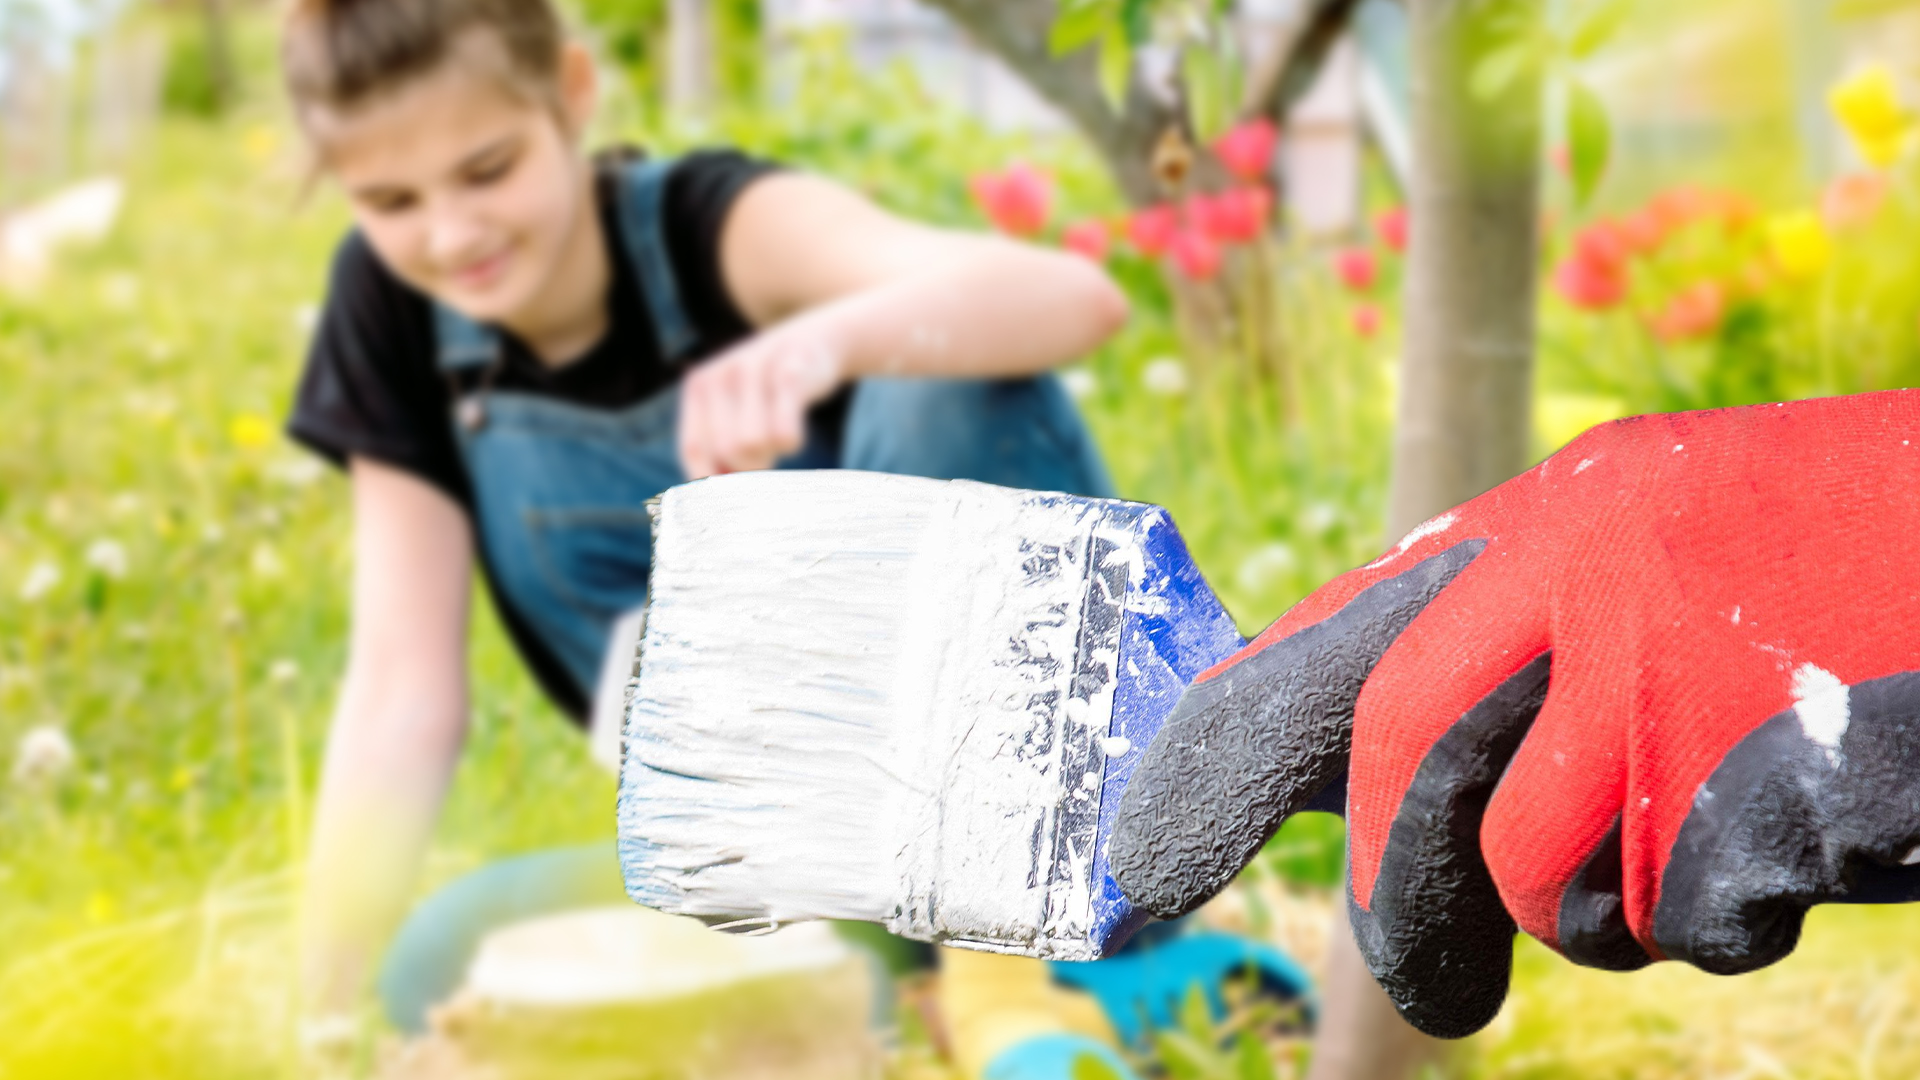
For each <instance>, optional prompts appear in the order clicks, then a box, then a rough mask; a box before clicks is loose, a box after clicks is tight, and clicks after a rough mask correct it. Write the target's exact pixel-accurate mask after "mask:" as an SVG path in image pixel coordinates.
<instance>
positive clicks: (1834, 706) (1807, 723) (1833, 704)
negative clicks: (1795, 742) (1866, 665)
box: [1793, 664, 1852, 765]
mask: <svg viewBox="0 0 1920 1080" xmlns="http://www.w3.org/2000/svg"><path fill="white" fill-rule="evenodd" d="M1793 711H1794V712H1795V713H1797V714H1798V715H1799V717H1800V730H1801V731H1803V732H1805V733H1806V736H1807V738H1808V739H1811V740H1812V741H1813V742H1814V743H1815V744H1817V745H1818V746H1819V747H1820V748H1821V749H1822V750H1825V751H1826V753H1827V761H1828V763H1830V764H1833V765H1838V764H1839V763H1840V740H1841V738H1842V737H1843V736H1845V735H1846V733H1847V724H1848V723H1849V722H1850V721H1851V718H1852V717H1851V702H1850V700H1849V697H1848V693H1847V684H1846V683H1843V682H1841V681H1840V677H1839V676H1837V675H1835V674H1834V673H1833V672H1831V671H1828V670H1826V669H1825V668H1822V667H1819V666H1817V665H1815V664H1801V665H1800V666H1799V667H1797V668H1795V669H1794V671H1793Z"/></svg>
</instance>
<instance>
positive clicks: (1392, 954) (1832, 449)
mask: <svg viewBox="0 0 1920 1080" xmlns="http://www.w3.org/2000/svg"><path fill="white" fill-rule="evenodd" d="M1343 770H1345V771H1348V776H1349V785H1348V788H1347V822H1348V829H1349V832H1348V856H1349V867H1350V877H1349V883H1350V892H1349V895H1348V905H1349V910H1350V913H1351V915H1352V919H1353V926H1354V931H1355V934H1356V936H1357V938H1358V940H1359V943H1360V948H1361V952H1362V953H1363V954H1364V955H1365V956H1366V959H1367V963H1368V965H1369V966H1370V967H1371V969H1372V971H1373V974H1374V976H1375V977H1376V978H1377V979H1378V980H1379V981H1380V983H1381V985H1382V986H1383V987H1385V988H1386V990H1387V992H1388V994H1389V995H1390V996H1391V997H1392V998H1393V1000H1394V1002H1395V1003H1396V1004H1397V1005H1398V1006H1399V1008H1400V1010H1401V1013H1402V1014H1403V1015H1404V1016H1405V1017H1406V1018H1407V1019H1408V1020H1409V1021H1411V1022H1412V1023H1413V1024H1414V1025H1416V1026H1417V1027H1420V1028H1422V1029H1424V1030H1426V1031H1428V1032H1430V1033H1432V1034H1435V1035H1442V1036H1449V1037H1455V1036H1461V1035H1465V1034H1468V1033H1470V1032H1472V1031H1475V1030H1477V1029H1479V1028H1480V1027H1482V1026H1483V1025H1485V1024H1486V1023H1487V1022H1488V1021H1489V1020H1491V1019H1492V1018H1493V1016H1494V1014H1495V1013H1496V1012H1497V1011H1498V1010H1499V1007H1500V1003H1501V1002H1502V1000H1504V999H1505V997H1506V991H1507V980H1508V975H1509V971H1510V968H1511V965H1512V934H1513V931H1514V929H1515V924H1516V923H1517V924H1518V928H1519V929H1522V930H1525V931H1526V932H1527V933H1529V934H1532V935H1533V936H1534V937H1536V938H1538V939H1540V940H1541V941H1542V942H1545V943H1546V944H1547V945H1549V946H1551V947H1553V948H1555V949H1557V950H1559V951H1560V952H1561V953H1563V954H1564V955H1566V956H1567V957H1568V958H1569V959H1571V960H1574V961H1576V962H1578V963H1582V964H1586V965H1590V966H1595V967H1604V968H1613V969H1621V970H1624V969H1629V968H1635V967H1639V966H1641V965H1644V964H1647V963H1649V962H1651V961H1652V960H1658V959H1673V960H1685V961H1688V962H1690V963H1693V964H1696V965H1698V966H1700V967H1702V968H1705V969H1707V970H1709V971H1714V972H1720V973H1733V972H1741V971H1749V970H1752V969H1754V968H1758V967H1762V966H1765V965H1767V964H1770V963H1772V962H1774V961H1776V960H1778V959H1780V958H1781V957H1783V956H1785V955H1786V954H1787V953H1789V952H1790V951H1792V949H1793V947H1794V945H1795V943H1796V941H1797V940H1798V937H1799V932H1800V924H1801V921H1802V919H1803V917H1804V914H1805V911H1806V909H1807V908H1808V907H1809V906H1811V905H1813V904H1817V903H1822V902H1827V901H1834V900H1846V899H1854V900H1858V899H1861V898H1862V895H1863V893H1864V892H1866V891H1868V890H1878V891H1879V892H1878V894H1876V897H1875V898H1885V894H1886V893H1887V892H1888V891H1889V890H1891V891H1892V892H1894V893H1897V894H1901V895H1903V896H1904V895H1920V893H1912V892H1908V891H1907V890H1908V889H1909V888H1910V885H1911V882H1912V881H1913V880H1914V879H1915V877H1916V875H1920V867H1917V868H1914V870H1913V872H1911V873H1909V872H1907V871H1906V867H1905V865H1904V864H1908V863H1911V862H1913V861H1915V857H1916V852H1915V845H1916V843H1920V391H1898V392H1891V393H1883V394H1868V395H1861V396H1858V397H1848V398H1833V399H1828V400H1822V401H1808V402H1801V403H1797V404H1789V405H1766V406H1755V407H1751V408H1739V409H1724V410H1718V411H1713V412H1698V413H1678V414H1673V415H1666V416H1643V417H1637V418H1634V419H1630V420H1622V421H1618V422H1616V423H1612V424H1608V425H1605V426H1603V427H1599V428H1596V429H1594V430H1592V431H1590V432H1588V433H1587V434H1585V435H1583V436H1581V437H1580V438H1579V439H1577V440H1575V441H1574V442H1573V443H1572V444H1571V445H1569V446H1568V447H1566V448H1565V449H1564V450H1562V451H1560V452H1559V453H1557V454H1555V455H1554V456H1553V457H1551V458H1549V459H1548V460H1547V461H1545V462H1544V463H1542V464H1541V465H1539V466H1538V467H1536V468H1534V469H1533V470H1531V471H1529V472H1527V473H1525V474H1524V475H1522V476H1519V477H1516V478H1515V479H1513V480H1510V481H1508V482H1507V483H1505V484H1502V485H1501V486H1499V487H1497V488H1495V489H1493V490H1492V491H1489V492H1487V493H1486V494H1485V495H1482V496H1480V497H1479V498H1477V499H1474V500H1473V501H1472V502H1469V503H1466V504H1464V505H1462V506H1460V507H1458V508H1456V509H1455V510H1453V511H1452V512H1450V513H1446V514H1442V515H1441V516H1439V517H1437V518H1434V519H1433V520H1432V521H1429V522H1427V523H1426V524H1424V525H1422V526H1420V527H1419V528H1417V529H1415V530H1414V531H1413V532H1412V533H1411V534H1409V535H1408V536H1407V537H1406V539H1404V540H1402V541H1401V542H1400V544H1399V546H1398V547H1396V548H1394V549H1393V550H1392V551H1390V552H1388V553H1387V554H1386V555H1384V556H1383V557H1381V558H1380V559H1379V560H1378V561H1376V562H1374V563H1371V564H1369V565H1367V566H1365V567H1362V568H1360V569H1358V570H1355V571H1353V572H1351V573H1348V574H1346V575H1344V576H1342V577H1340V578H1338V579H1336V580H1334V581H1333V582H1331V583H1329V584H1328V585H1327V586H1326V587H1324V588H1322V589H1321V590H1320V591H1318V592H1316V593H1314V594H1313V595H1312V596H1310V597H1308V598H1307V599H1305V600H1304V601H1302V602H1301V603H1300V604H1299V605H1298V606H1297V607H1295V608H1294V609H1293V610H1292V611H1289V612H1288V613H1287V614H1286V615H1285V616H1283V617H1282V618H1281V619H1280V620H1279V621H1278V622H1276V623H1274V624H1273V625H1272V626H1271V627H1269V628H1268V629H1267V630H1266V631H1265V632H1264V633H1262V634H1261V635H1260V636H1259V637H1258V638H1257V639H1255V640H1254V641H1253V642H1252V643H1250V644H1249V645H1248V646H1247V647H1246V648H1245V649H1243V650H1241V651H1240V652H1239V653H1237V654H1235V655H1234V656H1233V657H1232V658H1230V659H1228V660H1226V661H1225V662H1223V663H1221V664H1220V665H1219V666H1217V667H1215V668H1213V669H1211V670H1210V671H1208V672H1206V673H1204V674H1202V675H1201V676H1200V677H1199V678H1198V679H1197V680H1195V682H1194V684H1193V685H1192V686H1191V687H1190V688H1188V690H1187V692H1186V694H1185V696H1184V697H1183V698H1182V699H1181V701H1180V704H1179V705H1178V707H1177V708H1176V709H1175V710H1174V713H1173V715H1172V717H1171V718H1170V719H1169V720H1168V722H1167V724H1166V726H1165V728H1164V729H1162V731H1161V732H1160V735H1159V736H1158V737H1157V738H1156V739H1155V740H1154V742H1153V744H1152V746H1151V747H1150V749H1149V750H1148V752H1147V754H1146V756H1145V758H1144V759H1143V761H1142V763H1141V765H1140V768H1139V770H1138V771H1137V772H1136V773H1135V774H1134V776H1133V779H1132V781H1131V783H1130V784H1129V785H1128V787H1127V790H1126V794H1125V796H1124V798H1123V800H1122V802H1121V807H1120V817H1119V821H1118V823H1117V826H1116V829H1115V833H1114V838H1113V842H1112V848H1111V859H1112V865H1113V872H1114V877H1115V880H1116V881H1117V882H1118V883H1119V885H1120V887H1121V888H1122V890H1124V891H1125V892H1126V894H1127V896H1128V897H1129V898H1131V899H1132V900H1133V901H1134V902H1135V903H1136V904H1139V905H1141V906H1144V907H1146V908H1148V909H1149V910H1151V911H1153V912H1155V913H1156V914H1160V915H1163V916H1173V915H1177V914H1180V913H1183V912H1186V911H1188V910H1191V909H1192V908H1194V907H1196V906H1197V905H1199V904H1200V903H1201V902H1202V901H1204V900H1205V899H1206V898H1208V897H1209V896H1211V895H1212V894H1213V893H1215V892H1217V891H1218V890H1219V889H1220V888H1222V887H1223V886H1225V885H1226V883H1227V882H1228V881H1229V880H1230V879H1231V878H1232V876H1233V875H1234V873H1235V872H1237V871H1238V870H1239V868H1240V867H1241V866H1242V865H1244V864H1245V863H1246V862H1247V861H1248V860H1249V859H1251V858H1252V857H1253V855H1254V854H1255V853H1256V852H1257V851H1258V850H1259V848H1260V846H1261V844H1263V843H1264V842H1265V841H1266V839H1267V838H1268V837H1269V836H1271V835H1272V834H1273V831H1274V829H1275V828H1277V827H1278V825H1279V823H1280V821H1281V820H1282V819H1283V818H1285V817H1286V816H1287V815H1288V814H1289V813H1292V812H1293V811H1295V810H1297V809H1300V808H1301V807H1302V806H1304V805H1305V804H1306V803H1307V801H1308V800H1309V799H1311V798H1312V797H1313V796H1314V795H1315V794H1316V793H1317V792H1319V791H1320V789H1321V788H1323V787H1325V786H1326V785H1327V784H1329V783H1330V782H1333V781H1336V780H1337V779H1338V777H1339V776H1340V774H1341V773H1342V771H1343Z"/></svg>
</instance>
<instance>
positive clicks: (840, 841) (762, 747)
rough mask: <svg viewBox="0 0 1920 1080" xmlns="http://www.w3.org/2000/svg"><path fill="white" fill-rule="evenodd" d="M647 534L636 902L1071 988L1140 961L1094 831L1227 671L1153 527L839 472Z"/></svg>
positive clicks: (633, 873)
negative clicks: (821, 924)
mask: <svg viewBox="0 0 1920 1080" xmlns="http://www.w3.org/2000/svg"><path fill="white" fill-rule="evenodd" d="M654 514H655V518H654V530H655V536H654V570H653V579H652V592H651V595H650V596H649V599H648V618H647V623H646V628H645V631H644V636H643V638H642V642H641V645H640V657H641V660H640V664H639V674H638V675H637V677H636V678H635V679H634V681H633V682H632V684H631V686H630V687H629V688H628V692H629V695H630V697H629V702H628V706H627V714H626V723H625V739H624V761H623V766H622V771H621V791H620V850H621V863H622V866H623V868H624V871H625V873H626V877H627V887H628V891H629V893H630V894H631V895H632V896H633V898H634V899H635V900H638V901H639V902H641V903H643V904H646V905H648V906H650V907H655V908H659V909H660V910H663V911H670V912H674V913H679V914H689V915H698V916H702V917H705V918H708V919H710V920H721V921H726V920H762V921H767V922H784V921H790V920H797V919H808V918H838V919H858V920H867V921H873V922H879V923H884V924H886V925H887V926H888V927H889V928H890V929H892V930H893V931H894V932H896V933H899V934H902V935H905V936H908V937H914V938H919V939H922V940H930V941H951V942H954V943H958V944H968V945H972V946H975V947H981V948H990V949H999V950H1006V951H1015V952H1022V953H1029V954H1033V955H1044V956H1054V957H1059V958H1067V959H1091V958H1093V957H1094V956H1097V955H1100V954H1101V952H1102V951H1103V950H1104V949H1105V948H1106V946H1107V943H1108V942H1110V941H1111V940H1113V939H1114V937H1115V935H1116V934H1118V935H1120V936H1124V934H1125V933H1126V932H1130V929H1131V926H1130V925H1126V926H1123V925H1122V924H1130V923H1136V922H1137V921H1138V920H1137V918H1135V917H1134V916H1133V914H1132V912H1131V910H1130V909H1128V908H1126V905H1125V904H1124V901H1122V900H1120V898H1119V896H1118V893H1117V891H1113V890H1112V889H1111V882H1110V881H1109V880H1107V879H1106V876H1105V866H1104V863H1105V859H1104V854H1105V852H1104V836H1105V832H1106V830H1105V829H1103V828H1102V827H1101V824H1102V809H1103V807H1104V808H1105V809H1106V810H1107V811H1108V814H1109V815H1110V813H1111V810H1112V808H1113V807H1114V806H1116V805H1117V804H1118V788H1119V785H1120V784H1123V783H1124V780H1125V776H1126V775H1127V774H1128V773H1130V771H1131V764H1132V761H1134V760H1136V759H1137V757H1138V753H1139V751H1140V750H1141V749H1144V747H1145V743H1146V741H1147V739H1148V738H1149V737H1150V736H1151V731H1150V730H1146V728H1144V727H1142V726H1141V725H1142V724H1150V725H1151V727H1154V728H1157V726H1158V723H1159V719H1160V718H1161V717H1162V716H1164V714H1165V711H1166V710H1167V709H1169V708H1171V706H1172V704H1173V700H1174V698H1176V697H1177V696H1178V693H1179V690H1180V688H1181V687H1183V686H1184V685H1185V682H1186V681H1187V680H1188V679H1190V678H1191V677H1192V675H1193V674H1194V673H1195V672H1197V671H1198V670H1199V668H1200V667H1204V666H1206V664H1209V663H1211V662H1213V660H1217V659H1218V658H1219V657H1220V656H1224V655H1226V653H1227V652H1230V651H1231V650H1232V649H1233V648H1236V647H1238V645H1239V643H1240V638H1239V636H1238V634H1237V633H1235V632H1234V631H1233V627H1232V624H1231V620H1229V619H1227V617H1226V615H1225V613H1224V611H1221V610H1220V608H1219V605H1218V603H1217V602H1216V601H1214V600H1213V598H1212V594H1211V593H1209V592H1207V590H1206V588H1205V585H1204V583H1202V582H1200V580H1199V575H1198V573H1197V572H1196V571H1194V570H1193V569H1192V566H1191V563H1190V561H1188V560H1187V558H1186V554H1185V549H1184V547H1183V546H1181V545H1180V543H1179V538H1178V535H1177V534H1176V533H1174V531H1173V529H1172V526H1171V523H1170V522H1168V521H1167V519H1166V515H1165V513H1164V511H1161V510H1159V509H1158V508H1156V507H1150V506H1145V505H1142V504H1138V503H1126V502H1118V501H1113V500H1101V499H1086V498H1080V497H1076V496H1068V495H1060V494H1052V493H1039V492H1028V491H1016V490H1012V489H1007V488H998V487H992V486H989V485H985V484H976V483H970V482H965V481H936V480H924V479H917V478H908V477H897V476H884V475H879V474H874V473H858V472H848V471H838V470H836V471H827V472H761V473H745V474H739V475H734V476H726V477H719V478H715V479H711V480H704V481H700V482H697V483H693V484H687V485H683V486H681V487H677V488H674V489H672V490H670V491H668V492H667V493H666V494H665V495H663V496H662V497H661V499H660V500H659V502H658V503H657V504H656V506H655V510H654ZM1169 544H1170V545H1171V547H1169ZM1169 620H1172V621H1169ZM1155 626H1159V627H1160V628H1161V630H1162V631H1172V630H1177V633H1172V632H1163V633H1161V634H1160V636H1161V637H1162V638H1165V639H1167V640H1166V641H1165V642H1163V643H1161V644H1156V643H1155V642H1154V641H1153V640H1152V638H1153V636H1154V632H1155V630H1154V627H1155ZM1129 631H1131V633H1129ZM1130 638H1131V639H1137V640H1133V641H1132V645H1131V647H1129V640H1130ZM1175 638H1180V639H1182V640H1183V641H1185V644H1184V645H1183V644H1180V643H1178V642H1175V641H1174V640H1173V639H1175ZM1163 646H1164V647H1163ZM1169 649H1171V652H1169V651H1168V650H1169ZM1143 662H1144V664H1145V667H1144V668H1143V666H1142V664H1143ZM1116 697H1118V699H1119V700H1120V701H1121V702H1122V708H1121V710H1120V712H1119V713H1117V712H1116ZM1121 714H1124V715H1121ZM1129 733H1131V735H1129ZM1136 744H1137V745H1136ZM1108 892H1111V895H1110V896H1109V895H1107V893H1108Z"/></svg>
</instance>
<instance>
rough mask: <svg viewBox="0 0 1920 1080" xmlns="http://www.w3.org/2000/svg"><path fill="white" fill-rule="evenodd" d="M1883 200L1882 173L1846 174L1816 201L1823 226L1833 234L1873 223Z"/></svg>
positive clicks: (1883, 177)
mask: <svg viewBox="0 0 1920 1080" xmlns="http://www.w3.org/2000/svg"><path fill="white" fill-rule="evenodd" d="M1886 199H1887V178H1886V176H1885V175H1884V174H1882V173H1872V172H1866V173H1848V174H1847V175H1845V176H1839V177H1835V178H1834V181H1833V183H1831V184H1828V185H1827V191H1826V194H1825V195H1823V196H1822V197H1821V199H1820V213H1821V216H1823V217H1825V218H1826V219H1827V227H1828V228H1830V229H1834V230H1836V231H1838V230H1842V229H1852V228H1855V227H1858V226H1861V225H1865V224H1866V223H1868V222H1870V221H1872V220H1873V218H1874V215H1875V214H1878V213H1879V212H1880V205H1881V204H1882V203H1884V202H1886Z"/></svg>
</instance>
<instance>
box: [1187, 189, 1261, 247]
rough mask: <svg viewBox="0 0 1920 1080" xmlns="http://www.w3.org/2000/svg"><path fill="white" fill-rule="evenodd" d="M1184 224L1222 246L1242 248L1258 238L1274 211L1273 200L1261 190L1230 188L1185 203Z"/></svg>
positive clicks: (1195, 197) (1197, 196)
mask: <svg viewBox="0 0 1920 1080" xmlns="http://www.w3.org/2000/svg"><path fill="white" fill-rule="evenodd" d="M1186 209H1187V224H1188V226H1190V227H1191V228H1194V229H1197V230H1199V231H1200V232H1202V233H1205V234H1206V235H1207V237H1208V238H1209V239H1211V240H1215V241H1218V242H1220V243H1223V244H1244V243H1247V242H1249V241H1252V240H1257V239H1259V238H1260V233H1261V231H1262V230H1263V229H1265V227H1266V224H1267V214H1268V213H1270V212H1271V211H1272V209H1273V196H1271V195H1268V194H1267V189H1265V188H1260V187H1242V188H1233V189H1231V190H1229V191H1223V192H1221V193H1219V194H1218V195H1194V196H1191V197H1189V198H1188V199H1187V207H1186Z"/></svg>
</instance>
